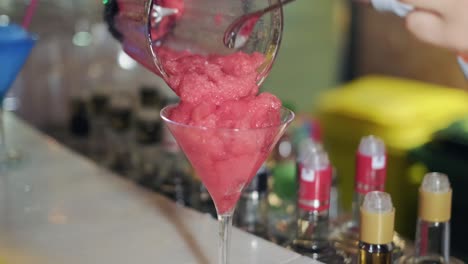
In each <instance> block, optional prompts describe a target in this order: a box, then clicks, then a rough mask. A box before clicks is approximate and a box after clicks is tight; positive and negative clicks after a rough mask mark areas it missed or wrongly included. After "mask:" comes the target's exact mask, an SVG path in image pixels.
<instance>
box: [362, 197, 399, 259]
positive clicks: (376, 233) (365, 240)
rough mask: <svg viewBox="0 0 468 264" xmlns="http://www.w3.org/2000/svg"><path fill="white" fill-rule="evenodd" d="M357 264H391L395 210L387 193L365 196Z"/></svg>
mask: <svg viewBox="0 0 468 264" xmlns="http://www.w3.org/2000/svg"><path fill="white" fill-rule="evenodd" d="M360 221H361V228H360V236H359V237H360V238H359V254H358V258H357V263H358V264H392V263H393V249H394V245H393V233H394V224H395V209H394V208H393V204H392V198H391V197H390V195H389V194H388V193H385V192H380V191H372V192H369V193H367V194H366V196H365V198H364V202H363V204H362V206H361V212H360Z"/></svg>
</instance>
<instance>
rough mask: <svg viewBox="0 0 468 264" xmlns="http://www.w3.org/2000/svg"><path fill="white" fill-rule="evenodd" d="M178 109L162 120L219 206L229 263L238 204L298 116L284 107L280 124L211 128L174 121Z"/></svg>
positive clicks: (222, 256) (223, 253)
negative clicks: (290, 124) (235, 211)
mask: <svg viewBox="0 0 468 264" xmlns="http://www.w3.org/2000/svg"><path fill="white" fill-rule="evenodd" d="M176 106H177V105H169V106H167V107H165V108H163V109H162V110H161V117H162V119H163V120H164V122H165V123H166V125H167V127H168V128H169V131H170V132H171V133H172V135H173V136H174V138H175V139H176V141H177V143H178V144H179V145H180V147H181V148H182V150H183V151H184V152H185V155H186V156H187V158H188V160H189V161H190V163H191V164H192V166H193V168H194V169H195V171H196V173H197V175H199V176H200V179H201V180H202V182H203V183H204V185H205V186H206V188H207V190H208V192H209V193H210V195H211V197H212V199H213V201H214V203H215V206H216V212H217V214H218V221H219V228H220V229H219V249H218V263H219V264H227V263H228V259H229V258H228V256H229V242H230V230H231V226H232V215H233V213H234V209H235V207H236V203H237V201H238V200H239V197H240V195H241V193H242V190H243V188H244V187H246V186H247V185H248V184H249V182H250V181H251V180H252V178H253V177H254V176H255V173H256V172H257V171H258V169H259V168H260V166H261V165H262V164H263V162H264V161H265V160H266V158H267V157H268V155H269V154H270V152H271V150H272V149H273V147H274V146H275V144H276V143H277V141H278V139H279V138H280V137H281V136H282V134H283V133H284V131H285V129H286V127H287V126H288V125H289V123H290V122H291V121H292V120H293V118H294V113H293V112H292V111H290V110H289V109H286V108H282V109H281V112H280V117H281V120H280V122H279V123H278V125H274V126H269V127H264V128H246V129H243V128H239V129H237V128H216V127H214V128H211V127H201V126H192V125H187V124H183V123H178V122H175V121H173V120H171V119H170V116H171V111H172V109H174V108H175V107H176Z"/></svg>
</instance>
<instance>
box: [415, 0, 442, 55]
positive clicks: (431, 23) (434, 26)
mask: <svg viewBox="0 0 468 264" xmlns="http://www.w3.org/2000/svg"><path fill="white" fill-rule="evenodd" d="M423 1H431V0H423ZM441 1H444V0H441ZM406 27H407V28H408V30H409V31H410V32H411V33H413V34H414V35H415V36H416V37H417V38H418V39H420V40H422V41H424V42H428V43H430V44H433V45H439V46H445V44H446V43H445V37H444V36H445V24H444V20H443V19H442V17H441V16H440V15H438V14H435V13H431V12H424V11H418V10H416V11H413V12H411V13H410V14H409V15H408V16H407V17H406Z"/></svg>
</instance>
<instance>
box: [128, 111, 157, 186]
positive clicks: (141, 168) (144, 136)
mask: <svg viewBox="0 0 468 264" xmlns="http://www.w3.org/2000/svg"><path fill="white" fill-rule="evenodd" d="M162 127H163V124H162V121H161V117H160V116H159V111H158V110H157V109H152V108H141V109H139V110H138V111H137V113H136V115H135V141H136V144H135V150H134V151H135V159H134V163H135V165H134V170H133V175H132V178H133V179H134V180H135V181H136V182H137V183H139V184H140V185H142V186H145V187H149V188H151V187H152V184H153V183H154V181H155V180H156V179H157V177H158V175H159V169H160V164H161V163H162V162H163V150H162V144H161V142H162V133H163V128H162Z"/></svg>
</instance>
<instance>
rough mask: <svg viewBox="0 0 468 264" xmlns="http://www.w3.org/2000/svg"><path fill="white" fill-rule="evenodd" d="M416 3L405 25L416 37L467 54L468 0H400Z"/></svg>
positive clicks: (411, 3) (413, 4) (410, 3)
mask: <svg viewBox="0 0 468 264" xmlns="http://www.w3.org/2000/svg"><path fill="white" fill-rule="evenodd" d="M401 2H402V3H406V4H409V5H412V6H414V7H415V9H414V10H413V11H412V12H410V13H409V14H408V15H407V16H406V27H407V28H408V30H409V31H410V32H411V33H413V34H414V35H415V36H416V37H417V38H418V39H420V40H422V41H424V42H427V43H431V44H433V45H437V46H440V47H444V48H448V49H451V50H453V51H456V52H458V53H461V54H468V0H401Z"/></svg>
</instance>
